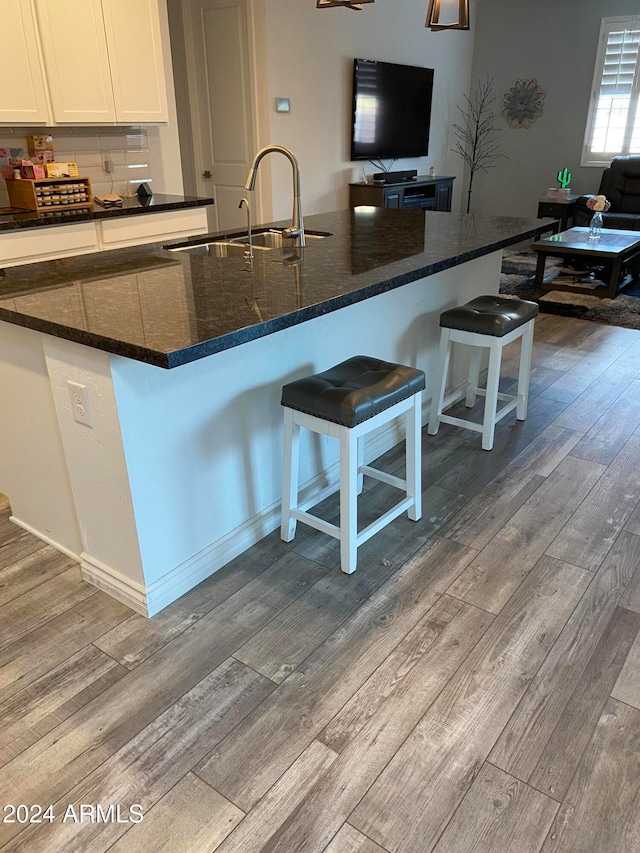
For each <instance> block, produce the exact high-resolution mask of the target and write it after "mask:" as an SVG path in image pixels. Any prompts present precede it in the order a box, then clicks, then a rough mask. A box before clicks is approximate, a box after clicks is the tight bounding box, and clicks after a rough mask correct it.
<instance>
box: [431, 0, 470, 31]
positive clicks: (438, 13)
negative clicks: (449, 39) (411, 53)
mask: <svg viewBox="0 0 640 853" xmlns="http://www.w3.org/2000/svg"><path fill="white" fill-rule="evenodd" d="M456 7H457V9H456ZM443 10H444V14H442V13H443ZM452 15H453V17H452ZM425 27H428V28H429V29H430V30H433V31H434V32H438V30H468V29H469V0H429V8H428V9H427V20H426V23H425Z"/></svg>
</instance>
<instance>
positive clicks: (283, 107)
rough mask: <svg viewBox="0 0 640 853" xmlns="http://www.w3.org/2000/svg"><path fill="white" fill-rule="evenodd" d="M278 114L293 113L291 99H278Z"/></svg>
mask: <svg viewBox="0 0 640 853" xmlns="http://www.w3.org/2000/svg"><path fill="white" fill-rule="evenodd" d="M276 112H277V113H288V112H291V102H290V100H289V98H276Z"/></svg>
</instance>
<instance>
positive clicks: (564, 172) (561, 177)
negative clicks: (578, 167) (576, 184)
mask: <svg viewBox="0 0 640 853" xmlns="http://www.w3.org/2000/svg"><path fill="white" fill-rule="evenodd" d="M572 177H573V175H572V174H571V172H570V171H569V170H568V169H567V167H566V166H565V167H564V169H559V170H558V183H559V184H560V186H561V187H562V189H563V190H566V189H567V188H568V187H569V185H570V184H571V178H572Z"/></svg>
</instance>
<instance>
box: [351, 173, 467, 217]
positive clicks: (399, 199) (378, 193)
mask: <svg viewBox="0 0 640 853" xmlns="http://www.w3.org/2000/svg"><path fill="white" fill-rule="evenodd" d="M454 180H455V178H453V177H447V176H436V177H434V178H429V177H427V176H426V175H419V176H418V177H417V178H416V179H415V180H413V181H400V182H398V183H393V184H374V183H368V184H365V183H364V182H360V183H355V184H349V205H350V206H351V207H358V206H359V205H361V204H368V205H371V206H372V207H395V208H400V209H404V210H411V209H414V210H445V211H449V210H451V194H452V192H453V182H454Z"/></svg>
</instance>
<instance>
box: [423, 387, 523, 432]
mask: <svg viewBox="0 0 640 853" xmlns="http://www.w3.org/2000/svg"><path fill="white" fill-rule="evenodd" d="M478 393H480V392H478ZM498 397H499V399H500V400H509V401H510V402H509V403H507V405H506V406H503V407H502V408H501V409H498V411H497V412H496V416H495V418H494V422H495V423H498V421H501V420H502V418H504V417H505V416H506V415H508V414H509V412H512V411H513V410H514V409H515V408H517V406H518V405H519V404H520V403H521V402H522V399H523V397H522V395H521V394H519V395H518V396H516V397H513V396H511V395H510V394H498ZM439 419H440V423H443V424H452V425H453V426H461V427H466V429H472V430H475V431H476V432H482V430H483V429H484V425H483V424H481V423H480V424H479V423H476V422H475V421H469V420H467V419H466V418H454V417H453V415H440V416H439Z"/></svg>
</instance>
